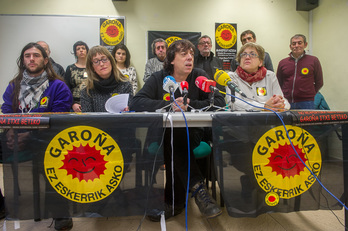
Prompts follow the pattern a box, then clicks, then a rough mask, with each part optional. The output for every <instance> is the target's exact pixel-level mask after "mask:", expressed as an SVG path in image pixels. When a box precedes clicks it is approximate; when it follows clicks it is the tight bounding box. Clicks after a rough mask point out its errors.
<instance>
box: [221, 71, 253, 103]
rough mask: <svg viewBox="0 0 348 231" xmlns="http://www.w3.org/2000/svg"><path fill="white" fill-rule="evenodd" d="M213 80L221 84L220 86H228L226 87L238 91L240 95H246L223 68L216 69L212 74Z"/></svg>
mask: <svg viewBox="0 0 348 231" xmlns="http://www.w3.org/2000/svg"><path fill="white" fill-rule="evenodd" d="M214 79H215V81H216V82H217V83H218V84H220V85H222V86H228V88H230V89H231V91H236V92H238V93H239V94H240V95H241V96H243V97H247V96H246V95H245V94H244V93H243V92H242V91H241V90H240V89H239V87H238V86H237V85H236V84H235V83H234V82H232V80H231V78H230V76H229V75H228V74H227V73H226V72H225V71H223V70H217V71H216V72H215V75H214Z"/></svg>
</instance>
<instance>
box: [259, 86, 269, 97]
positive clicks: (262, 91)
mask: <svg viewBox="0 0 348 231" xmlns="http://www.w3.org/2000/svg"><path fill="white" fill-rule="evenodd" d="M256 93H257V95H258V96H265V95H267V90H266V88H265V87H257V88H256Z"/></svg>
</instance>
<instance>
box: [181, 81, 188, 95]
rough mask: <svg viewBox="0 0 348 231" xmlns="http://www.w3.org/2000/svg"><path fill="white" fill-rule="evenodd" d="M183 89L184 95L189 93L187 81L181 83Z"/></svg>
mask: <svg viewBox="0 0 348 231" xmlns="http://www.w3.org/2000/svg"><path fill="white" fill-rule="evenodd" d="M180 86H181V89H182V91H183V93H184V94H187V93H188V82H187V81H182V82H181V83H180Z"/></svg>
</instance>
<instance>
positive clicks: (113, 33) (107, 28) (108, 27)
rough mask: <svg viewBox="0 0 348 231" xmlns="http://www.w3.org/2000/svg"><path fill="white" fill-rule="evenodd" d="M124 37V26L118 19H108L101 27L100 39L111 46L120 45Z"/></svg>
mask: <svg viewBox="0 0 348 231" xmlns="http://www.w3.org/2000/svg"><path fill="white" fill-rule="evenodd" d="M123 37H124V29H123V25H122V23H121V22H120V21H118V20H116V19H108V20H105V21H104V22H103V24H102V25H101V26H100V38H101V39H102V40H103V42H104V43H106V44H107V45H109V46H115V45H117V44H119V43H120V42H121V41H122V40H123Z"/></svg>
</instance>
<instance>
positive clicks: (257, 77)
mask: <svg viewBox="0 0 348 231" xmlns="http://www.w3.org/2000/svg"><path fill="white" fill-rule="evenodd" d="M236 73H237V74H238V76H239V77H240V78H241V79H243V80H244V81H246V82H248V83H249V84H252V83H255V82H258V81H261V80H262V79H263V78H265V76H266V73H267V69H266V68H265V67H263V66H262V67H260V68H259V69H258V70H257V71H256V72H254V73H251V74H249V73H247V72H245V71H244V70H243V68H241V67H240V66H238V67H237V70H236Z"/></svg>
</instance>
